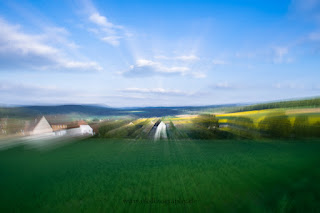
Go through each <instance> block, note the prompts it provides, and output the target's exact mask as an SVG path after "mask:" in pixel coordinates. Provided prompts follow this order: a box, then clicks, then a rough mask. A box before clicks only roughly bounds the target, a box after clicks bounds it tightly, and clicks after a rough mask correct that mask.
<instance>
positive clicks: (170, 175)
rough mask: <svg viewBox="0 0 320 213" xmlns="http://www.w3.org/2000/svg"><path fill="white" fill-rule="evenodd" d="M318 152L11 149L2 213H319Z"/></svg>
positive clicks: (176, 144)
mask: <svg viewBox="0 0 320 213" xmlns="http://www.w3.org/2000/svg"><path fill="white" fill-rule="evenodd" d="M319 152H320V143H319V141H272V142H271V141H262V142H258V141H244V140H242V141H241V140H239V141H236V140H235V141H231V140H223V141H219V140H217V141H191V140H190V141H158V142H151V141H135V140H106V139H86V140H83V141H79V142H76V143H73V144H69V145H67V146H64V147H60V148H58V149H55V150H51V151H39V150H34V149H26V148H25V147H16V148H13V149H10V150H5V151H1V152H0V189H1V190H0V212H320V181H319V180H320V167H319V165H320V155H319ZM169 202H170V203H169ZM183 202H184V203H183Z"/></svg>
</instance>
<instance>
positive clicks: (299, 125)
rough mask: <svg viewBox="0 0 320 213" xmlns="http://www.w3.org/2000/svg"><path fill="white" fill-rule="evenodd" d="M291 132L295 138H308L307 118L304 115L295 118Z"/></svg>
mask: <svg viewBox="0 0 320 213" xmlns="http://www.w3.org/2000/svg"><path fill="white" fill-rule="evenodd" d="M292 132H293V134H294V137H296V138H302V137H308V136H310V133H311V132H310V127H309V121H308V117H307V116H305V115H299V116H297V117H296V119H295V121H294V124H293V129H292Z"/></svg>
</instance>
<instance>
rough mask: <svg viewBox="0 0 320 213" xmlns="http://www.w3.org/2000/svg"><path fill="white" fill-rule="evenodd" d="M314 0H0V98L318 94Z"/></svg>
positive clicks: (233, 99) (135, 99) (155, 100)
mask: <svg viewBox="0 0 320 213" xmlns="http://www.w3.org/2000/svg"><path fill="white" fill-rule="evenodd" d="M319 65H320V1H319V0H291V1H289V0H280V1H279V0H278V1H273V0H268V1H249V0H247V1H244V0H237V1H236V0H234V1H222V0H220V1H214V0H211V1H201V0H197V1H186V0H184V1H182V0H180V1H166V0H162V1H143V0H140V1H133V0H116V1H91V0H80V1H68V0H57V1H44V0H43V1H42V0H37V1H11V0H10V1H9V0H8V1H0V104H19V105H20V104H26V105H30V104H70V103H76V104H78V103H81V104H105V105H109V106H115V107H122V106H182V105H211V104H228V103H252V102H263V101H270V100H281V99H291V98H301V97H312V96H318V95H319V94H320V82H319V79H320V71H319V68H320V66H319Z"/></svg>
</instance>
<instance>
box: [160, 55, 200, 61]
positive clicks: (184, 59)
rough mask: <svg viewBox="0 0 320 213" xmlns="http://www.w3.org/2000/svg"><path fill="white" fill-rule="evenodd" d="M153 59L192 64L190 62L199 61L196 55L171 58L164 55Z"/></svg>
mask: <svg viewBox="0 0 320 213" xmlns="http://www.w3.org/2000/svg"><path fill="white" fill-rule="evenodd" d="M154 58H156V59H163V60H180V61H189V62H192V61H197V60H199V59H200V58H199V57H198V56H196V55H193V54H191V55H180V56H173V57H168V56H164V55H158V56H155V57H154Z"/></svg>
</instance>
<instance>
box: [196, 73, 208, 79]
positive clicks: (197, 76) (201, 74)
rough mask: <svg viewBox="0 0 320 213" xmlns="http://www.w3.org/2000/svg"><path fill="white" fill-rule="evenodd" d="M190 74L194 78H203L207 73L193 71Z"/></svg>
mask: <svg viewBox="0 0 320 213" xmlns="http://www.w3.org/2000/svg"><path fill="white" fill-rule="evenodd" d="M192 76H193V77H195V78H205V77H207V75H206V74H205V73H202V72H193V73H192Z"/></svg>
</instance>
